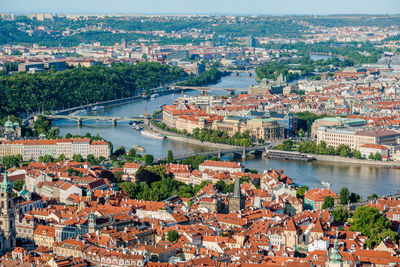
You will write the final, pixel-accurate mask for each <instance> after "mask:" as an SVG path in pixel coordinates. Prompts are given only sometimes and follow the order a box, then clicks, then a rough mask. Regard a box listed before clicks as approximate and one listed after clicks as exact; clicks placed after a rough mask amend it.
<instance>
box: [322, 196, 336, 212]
mask: <svg viewBox="0 0 400 267" xmlns="http://www.w3.org/2000/svg"><path fill="white" fill-rule="evenodd" d="M334 206H335V199H334V198H333V197H332V196H326V197H325V198H324V203H323V204H322V208H323V209H329V208H333V207H334Z"/></svg>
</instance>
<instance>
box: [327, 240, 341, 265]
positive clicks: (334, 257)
mask: <svg viewBox="0 0 400 267" xmlns="http://www.w3.org/2000/svg"><path fill="white" fill-rule="evenodd" d="M337 236H338V235H337V233H336V237H335V241H334V242H333V249H332V252H331V253H330V255H329V263H342V255H340V253H339V242H338V240H337Z"/></svg>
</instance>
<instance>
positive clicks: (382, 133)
mask: <svg viewBox="0 0 400 267" xmlns="http://www.w3.org/2000/svg"><path fill="white" fill-rule="evenodd" d="M399 137H400V133H398V132H395V131H387V130H380V129H377V130H365V131H355V130H351V129H348V128H328V127H320V128H318V130H317V143H320V142H321V141H324V142H325V143H326V145H327V146H333V147H338V146H339V145H342V144H343V145H348V146H349V147H350V148H351V149H357V150H359V149H360V147H361V146H363V145H366V144H374V145H383V146H396V145H397V144H398V143H399Z"/></svg>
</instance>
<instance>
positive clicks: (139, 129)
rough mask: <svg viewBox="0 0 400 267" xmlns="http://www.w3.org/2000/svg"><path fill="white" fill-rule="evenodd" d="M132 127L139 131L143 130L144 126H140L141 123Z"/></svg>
mask: <svg viewBox="0 0 400 267" xmlns="http://www.w3.org/2000/svg"><path fill="white" fill-rule="evenodd" d="M132 128H133V129H135V130H137V131H141V130H143V127H142V126H139V125H134V126H132Z"/></svg>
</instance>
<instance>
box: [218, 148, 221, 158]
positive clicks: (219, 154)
mask: <svg viewBox="0 0 400 267" xmlns="http://www.w3.org/2000/svg"><path fill="white" fill-rule="evenodd" d="M218 158H221V149H220V148H219V149H218Z"/></svg>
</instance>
